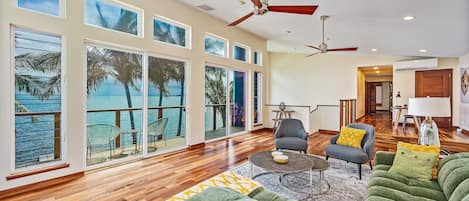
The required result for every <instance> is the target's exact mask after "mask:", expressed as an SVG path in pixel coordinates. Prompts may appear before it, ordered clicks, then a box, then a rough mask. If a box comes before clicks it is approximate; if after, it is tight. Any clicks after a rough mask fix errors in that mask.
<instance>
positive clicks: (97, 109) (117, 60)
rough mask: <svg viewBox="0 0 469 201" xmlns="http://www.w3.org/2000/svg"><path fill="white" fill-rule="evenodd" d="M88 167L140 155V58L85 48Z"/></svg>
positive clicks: (108, 49) (141, 98)
mask: <svg viewBox="0 0 469 201" xmlns="http://www.w3.org/2000/svg"><path fill="white" fill-rule="evenodd" d="M86 49H87V93H88V99H87V108H88V112H87V165H95V164H99V163H103V162H106V161H111V160H115V159H121V158H124V157H127V156H131V155H139V154H141V153H142V146H141V145H142V127H143V112H142V107H143V92H142V55H141V54H139V53H134V52H130V51H124V50H116V49H110V48H107V47H100V46H95V45H87V46H86Z"/></svg>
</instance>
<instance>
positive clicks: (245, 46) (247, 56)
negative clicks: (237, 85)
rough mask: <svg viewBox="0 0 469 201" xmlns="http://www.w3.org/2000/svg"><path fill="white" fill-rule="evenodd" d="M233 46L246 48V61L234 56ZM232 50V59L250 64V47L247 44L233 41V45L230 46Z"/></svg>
mask: <svg viewBox="0 0 469 201" xmlns="http://www.w3.org/2000/svg"><path fill="white" fill-rule="evenodd" d="M235 47H240V48H244V49H245V50H246V61H243V60H238V59H236V58H235ZM231 49H232V50H231V51H232V55H231V56H232V58H233V60H234V61H237V62H241V63H246V64H250V63H251V48H250V47H249V46H247V45H244V44H242V43H238V42H234V43H233V46H232V48H231Z"/></svg>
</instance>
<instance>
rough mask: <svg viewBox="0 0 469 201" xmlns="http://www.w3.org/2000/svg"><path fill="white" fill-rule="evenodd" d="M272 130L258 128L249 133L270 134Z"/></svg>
mask: <svg viewBox="0 0 469 201" xmlns="http://www.w3.org/2000/svg"><path fill="white" fill-rule="evenodd" d="M273 130H274V129H273V128H259V129H256V130H252V131H249V133H263V132H266V131H269V132H272V131H273Z"/></svg>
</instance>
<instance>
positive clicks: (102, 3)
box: [85, 0, 142, 36]
mask: <svg viewBox="0 0 469 201" xmlns="http://www.w3.org/2000/svg"><path fill="white" fill-rule="evenodd" d="M141 16H142V12H139V11H136V9H131V8H129V7H127V6H124V5H121V4H120V3H117V1H111V0H86V8H85V23H86V24H88V25H92V26H98V27H102V28H105V29H110V30H114V31H119V32H124V33H128V34H132V35H136V36H142V33H141V27H142V26H141V24H142V23H141Z"/></svg>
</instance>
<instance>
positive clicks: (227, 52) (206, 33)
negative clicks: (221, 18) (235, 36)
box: [204, 32, 230, 58]
mask: <svg viewBox="0 0 469 201" xmlns="http://www.w3.org/2000/svg"><path fill="white" fill-rule="evenodd" d="M207 36H208V37H210V38H215V39H219V40H222V41H224V42H225V45H224V50H225V51H224V54H225V55H224V56H221V55H218V54H214V53H210V52H207V51H206V49H205V40H206V38H207ZM229 43H230V41H229V40H228V39H226V38H224V37H222V36H219V35H216V34H213V33H210V32H205V35H204V53H205V54H207V55H212V56H216V57H221V58H230V48H229V46H230V44H229Z"/></svg>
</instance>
